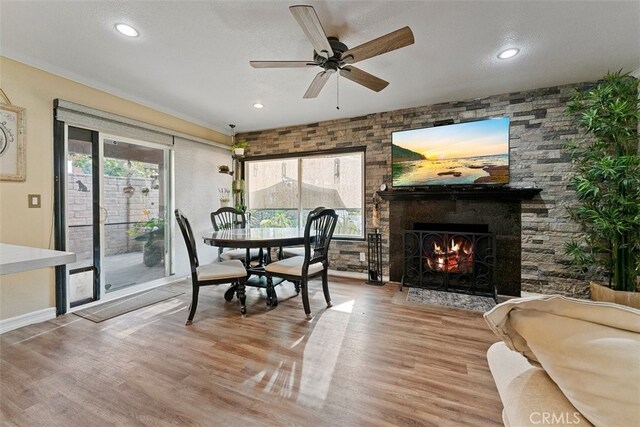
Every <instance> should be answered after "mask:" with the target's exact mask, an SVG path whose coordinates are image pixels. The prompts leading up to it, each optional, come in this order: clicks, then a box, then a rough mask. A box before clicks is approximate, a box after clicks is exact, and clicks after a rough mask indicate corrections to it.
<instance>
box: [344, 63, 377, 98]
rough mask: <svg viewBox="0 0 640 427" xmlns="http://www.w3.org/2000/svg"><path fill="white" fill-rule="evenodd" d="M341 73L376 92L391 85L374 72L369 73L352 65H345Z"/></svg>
mask: <svg viewBox="0 0 640 427" xmlns="http://www.w3.org/2000/svg"><path fill="white" fill-rule="evenodd" d="M340 75H341V76H342V77H344V78H346V79H349V80H351V81H352V82H356V83H358V84H361V85H362V86H364V87H366V88H369V89H371V90H373V91H375V92H380V91H381V90H382V89H384V88H385V87H387V86H388V85H389V82H388V81H386V80H382V79H381V78H378V77H376V76H374V75H373V74H369V73H367V72H366V71H362V70H361V69H360V68H356V67H352V66H350V65H347V66H346V67H343V68H342V70H340Z"/></svg>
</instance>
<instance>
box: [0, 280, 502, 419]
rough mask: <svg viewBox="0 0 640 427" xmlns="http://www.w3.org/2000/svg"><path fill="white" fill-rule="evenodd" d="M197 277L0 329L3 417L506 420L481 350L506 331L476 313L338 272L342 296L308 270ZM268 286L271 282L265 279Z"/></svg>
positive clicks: (337, 284)
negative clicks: (84, 314)
mask: <svg viewBox="0 0 640 427" xmlns="http://www.w3.org/2000/svg"><path fill="white" fill-rule="evenodd" d="M226 288H227V286H226V285H223V286H217V287H207V288H203V289H201V291H200V302H199V304H198V311H197V312H196V316H195V319H194V324H193V325H192V326H185V324H184V323H185V320H186V317H187V307H188V305H189V298H190V295H191V290H190V285H189V284H188V283H187V282H186V281H183V282H180V283H178V284H174V285H171V286H169V287H168V289H172V290H184V291H186V293H185V294H183V295H181V296H179V297H177V298H174V299H171V300H167V301H163V302H160V303H158V304H155V305H153V306H149V307H146V308H143V309H140V310H137V311H135V312H131V313H128V314H125V315H123V316H120V317H116V318H114V319H110V320H107V321H105V322H102V323H93V322H91V321H89V320H86V319H83V318H80V317H78V316H75V315H73V314H67V315H65V316H61V317H59V318H57V319H55V320H52V321H49V322H44V323H40V324H37V325H31V326H28V327H25V328H21V329H18V330H15V331H11V332H8V333H5V334H3V335H2V336H0V422H1V424H2V425H6V426H38V425H42V426H83V427H84V426H168V425H203V426H499V425H502V422H501V410H502V405H501V403H500V399H499V397H498V393H497V391H496V388H495V385H494V383H493V380H492V377H491V374H490V373H489V369H488V366H487V362H486V351H487V349H488V348H489V346H490V345H491V344H492V343H493V342H496V341H498V338H497V337H496V336H495V335H494V334H493V333H492V332H491V331H489V329H488V327H487V326H486V324H485V322H484V320H483V319H482V316H481V314H479V313H475V312H470V311H465V310H454V309H444V308H434V307H430V306H427V305H423V304H420V303H406V302H404V300H405V297H406V290H405V292H404V293H402V294H399V292H398V286H397V285H395V284H392V283H388V284H386V285H385V286H383V287H377V286H369V285H365V284H363V283H362V281H356V280H351V279H343V278H331V283H330V290H331V294H332V300H333V305H334V306H333V308H331V309H326V307H325V304H324V298H323V295H322V289H321V286H320V283H319V282H317V281H314V282H312V283H311V284H310V298H311V310H312V313H313V314H314V318H313V320H312V321H310V322H309V321H306V320H305V316H304V311H303V308H302V301H301V298H300V297H299V296H296V295H295V292H294V290H293V285H292V284H290V283H288V282H285V283H284V284H283V285H281V286H279V287H278V288H277V292H278V296H279V299H280V305H279V306H278V307H277V308H275V309H267V308H266V304H265V295H264V291H263V290H262V291H260V290H258V289H255V288H249V289H248V291H247V308H248V316H247V317H245V318H241V317H240V311H239V308H238V305H237V302H236V301H235V300H234V301H233V302H225V301H224V299H223V293H224V291H225V290H226ZM261 292H262V293H261Z"/></svg>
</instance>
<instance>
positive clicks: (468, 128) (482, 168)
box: [391, 117, 509, 187]
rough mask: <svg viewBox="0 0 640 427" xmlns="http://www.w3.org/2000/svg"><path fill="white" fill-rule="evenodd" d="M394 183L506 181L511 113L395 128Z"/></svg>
mask: <svg viewBox="0 0 640 427" xmlns="http://www.w3.org/2000/svg"><path fill="white" fill-rule="evenodd" d="M391 142H392V157H393V186H395V187H406V186H424V185H460V184H467V185H475V184H481V185H502V184H508V183H509V118H508V117H502V118H495V119H488V120H480V121H475V122H468V123H459V124H454V125H447V126H438V127H430V128H423V129H413V130H406V131H398V132H394V133H393V135H392V140H391Z"/></svg>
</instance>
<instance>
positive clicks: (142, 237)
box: [128, 209, 164, 267]
mask: <svg viewBox="0 0 640 427" xmlns="http://www.w3.org/2000/svg"><path fill="white" fill-rule="evenodd" d="M142 213H143V214H144V215H145V216H146V219H145V220H144V221H141V222H138V223H136V224H135V225H134V227H133V228H132V229H131V230H129V231H128V233H129V235H131V236H132V237H134V238H135V240H137V241H139V242H145V243H144V245H143V247H142V262H143V264H144V265H146V266H147V267H154V266H156V265H158V264H160V263H161V262H162V261H163V260H164V218H158V217H153V218H150V217H149V215H150V214H151V211H150V210H149V209H145V210H144V211H143V212H142Z"/></svg>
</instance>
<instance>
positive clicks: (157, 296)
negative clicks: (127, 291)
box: [73, 289, 184, 323]
mask: <svg viewBox="0 0 640 427" xmlns="http://www.w3.org/2000/svg"><path fill="white" fill-rule="evenodd" d="M183 293H184V292H173V291H168V290H166V289H152V290H150V291H146V292H142V293H139V294H135V295H130V296H128V297H125V298H119V299H117V300H114V301H109V302H106V303H104V304H100V305H97V306H95V307H90V308H85V309H84V310H79V311H76V312H74V313H73V314H76V315H78V316H80V317H84V318H85V319H89V320H91V321H92V322H95V323H100V322H104V321H105V320H108V319H113V318H114V317H117V316H120V315H122V314H125V313H129V312H131V311H134V310H137V309H139V308H143V307H147V306H149V305H152V304H155V303H158V302H160V301H164V300H167V299H169V298H174V297H176V296H178V295H182V294H183Z"/></svg>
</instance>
